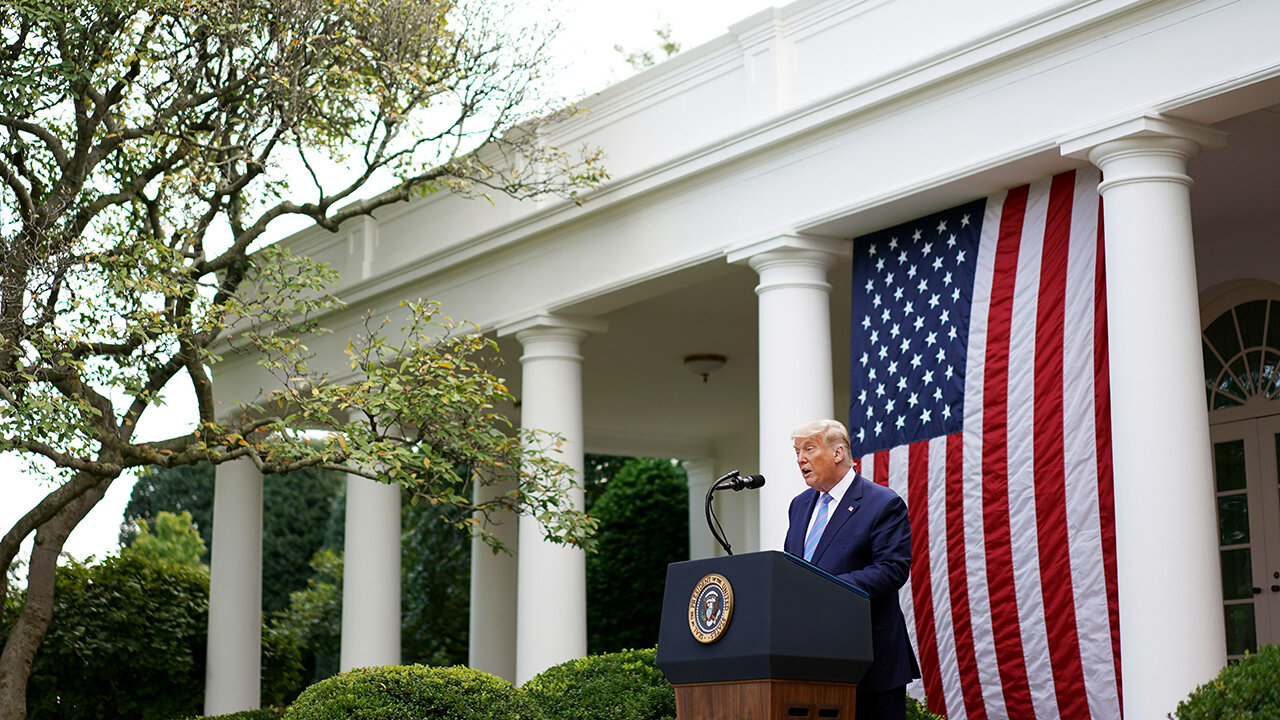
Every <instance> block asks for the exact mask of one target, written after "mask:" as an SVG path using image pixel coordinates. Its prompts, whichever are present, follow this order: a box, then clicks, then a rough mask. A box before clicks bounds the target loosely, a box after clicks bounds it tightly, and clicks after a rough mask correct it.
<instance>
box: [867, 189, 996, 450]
mask: <svg viewBox="0 0 1280 720" xmlns="http://www.w3.org/2000/svg"><path fill="white" fill-rule="evenodd" d="M985 204H986V201H985V200H978V201H975V202H972V203H968V204H966V205H961V206H958V207H954V208H951V209H949V210H944V211H942V212H939V213H936V214H934V215H930V216H928V217H924V218H921V219H919V220H915V221H912V222H910V223H906V224H903V225H898V226H896V227H892V228H889V229H887V230H882V231H880V232H877V233H873V234H871V235H866V236H863V237H860V238H858V239H857V240H856V241H855V243H854V248H853V333H852V335H853V337H852V354H851V356H850V359H851V363H850V364H851V369H850V383H849V388H850V392H849V433H850V436H851V437H850V440H851V441H852V445H853V455H854V456H855V457H857V456H859V455H862V454H866V453H870V452H875V451H877V450H883V449H886V448H891V447H897V446H899V445H905V444H908V443H913V442H916V441H919V440H927V439H929V438H933V437H938V436H941V435H946V434H950V433H954V432H959V431H960V430H961V428H962V426H963V409H964V372H965V355H966V348H967V343H968V338H969V307H970V305H971V304H972V301H973V279H974V270H975V267H976V265H977V261H978V241H979V238H980V235H981V232H982V221H983V212H984V208H985Z"/></svg>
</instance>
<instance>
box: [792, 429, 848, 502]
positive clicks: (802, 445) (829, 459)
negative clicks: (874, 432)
mask: <svg viewBox="0 0 1280 720" xmlns="http://www.w3.org/2000/svg"><path fill="white" fill-rule="evenodd" d="M795 448H796V465H799V466H800V474H801V475H803V476H804V482H805V484H806V485H808V486H809V487H811V488H813V489H814V490H817V491H819V492H827V491H828V490H830V489H831V488H833V487H835V486H836V485H837V484H838V483H839V482H840V479H841V478H843V477H844V474H845V472H846V468H845V467H844V446H843V445H836V446H835V447H834V448H829V447H827V446H826V445H823V444H822V437H821V436H819V435H815V436H813V437H807V438H796V440H795Z"/></svg>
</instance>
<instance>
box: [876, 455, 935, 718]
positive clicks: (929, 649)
mask: <svg viewBox="0 0 1280 720" xmlns="http://www.w3.org/2000/svg"><path fill="white" fill-rule="evenodd" d="M884 455H886V456H887V455H888V453H884ZM879 461H880V453H877V454H876V470H877V471H879V469H880V462H879ZM885 466H886V467H885V469H886V471H887V470H888V459H887V457H886V462H885ZM886 475H887V473H886ZM907 517H908V519H909V521H910V523H911V604H912V605H913V606H914V607H915V617H916V645H917V646H918V649H919V651H920V658H919V660H920V666H921V667H928V668H934V669H935V670H934V672H929V673H924V675H925V678H924V683H925V697H927V698H942V697H943V695H942V676H941V675H940V674H939V673H938V672H937V671H936V668H937V667H938V633H937V628H936V627H935V626H934V620H933V576H932V574H931V568H930V565H931V564H932V563H930V558H929V441H927V440H924V441H921V442H917V443H913V444H911V445H910V446H908V447H907Z"/></svg>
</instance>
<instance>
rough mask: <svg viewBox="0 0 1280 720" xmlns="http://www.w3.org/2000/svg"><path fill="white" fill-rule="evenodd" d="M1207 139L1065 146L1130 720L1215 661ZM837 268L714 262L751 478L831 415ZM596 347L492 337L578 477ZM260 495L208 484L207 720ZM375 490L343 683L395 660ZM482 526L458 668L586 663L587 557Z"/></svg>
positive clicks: (528, 328)
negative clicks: (1081, 236)
mask: <svg viewBox="0 0 1280 720" xmlns="http://www.w3.org/2000/svg"><path fill="white" fill-rule="evenodd" d="M1220 141H1221V139H1220V137H1219V136H1218V135H1217V134H1216V133H1214V132H1213V131H1212V130H1209V129H1207V128H1203V127H1199V126H1193V125H1189V124H1185V123H1174V122H1170V121H1168V120H1165V119H1163V118H1156V117H1144V118H1139V119H1137V120H1133V121H1129V122H1127V123H1119V124H1117V125H1115V126H1113V127H1110V128H1105V129H1102V130H1098V131H1095V132H1091V133H1088V134H1086V135H1081V136H1080V137H1077V138H1073V139H1070V140H1068V141H1065V142H1064V143H1063V145H1062V151H1063V153H1064V154H1068V155H1072V156H1075V157H1080V158H1081V159H1084V158H1087V159H1088V160H1089V161H1090V162H1093V163H1094V164H1096V165H1097V166H1098V167H1099V168H1101V169H1102V171H1103V176H1104V181H1103V182H1102V184H1101V186H1100V189H1101V192H1102V195H1103V206H1104V220H1105V235H1106V262H1107V309H1108V312H1107V316H1108V323H1109V331H1110V358H1109V363H1110V374H1111V393H1112V438H1113V448H1112V452H1113V463H1114V473H1115V508H1116V543H1117V557H1118V573H1119V583H1120V587H1119V591H1120V631H1121V645H1122V647H1123V652H1122V662H1123V668H1122V669H1123V682H1124V699H1125V711H1126V715H1128V716H1129V717H1163V716H1164V714H1165V713H1167V712H1168V711H1170V710H1172V709H1173V707H1174V705H1176V703H1177V701H1178V700H1179V699H1181V698H1182V697H1184V696H1185V695H1186V693H1187V692H1188V691H1189V690H1190V689H1191V688H1193V687H1194V686H1195V685H1196V684H1198V683H1200V682H1203V681H1205V680H1207V679H1208V678H1210V677H1212V676H1213V674H1214V673H1216V671H1217V669H1218V668H1220V667H1222V666H1223V665H1224V664H1225V662H1226V658H1225V647H1224V639H1223V629H1222V623H1221V604H1220V597H1219V591H1218V576H1217V575H1218V559H1217V552H1216V550H1217V543H1216V540H1215V533H1216V524H1215V517H1214V512H1213V507H1214V505H1213V496H1212V488H1211V485H1210V484H1209V483H1208V482H1206V479H1207V478H1209V477H1210V476H1211V467H1210V459H1209V440H1208V437H1209V436H1208V420H1207V415H1206V412H1205V407H1204V395H1203V391H1202V375H1201V374H1200V373H1201V367H1200V363H1201V361H1200V340H1199V324H1198V317H1199V312H1198V308H1199V306H1198V300H1197V297H1198V295H1197V285H1196V279H1195V262H1194V254H1193V245H1192V236H1191V215H1190V200H1189V194H1188V186H1189V184H1190V179H1189V178H1188V177H1187V175H1186V165H1187V160H1188V158H1189V157H1190V156H1191V155H1192V153H1194V152H1195V151H1196V150H1197V149H1198V148H1199V147H1202V146H1206V145H1212V144H1215V143H1217V142H1220ZM848 252H849V248H848V243H847V242H845V241H838V240H832V239H827V238H817V237H811V236H805V235H801V234H784V235H779V236H777V237H772V238H768V239H765V240H761V241H758V242H751V243H747V244H744V245H741V246H738V247H734V248H731V249H730V250H729V251H728V252H727V253H726V260H727V261H729V262H732V263H743V264H746V265H748V266H750V267H751V268H752V269H754V270H755V271H756V272H757V273H758V275H759V284H758V285H757V287H756V294H757V296H758V299H757V302H758V304H759V433H760V434H759V468H760V471H761V472H762V473H763V474H764V475H766V476H776V477H785V476H786V475H787V473H790V472H792V471H793V470H794V458H793V457H792V451H791V449H790V443H789V441H788V440H787V436H788V433H789V431H790V430H791V428H793V427H794V426H796V425H798V424H800V423H802V422H804V421H806V420H810V419H813V418H816V417H831V416H837V417H838V416H839V415H840V414H841V412H842V410H841V409H840V408H837V407H834V404H835V402H836V400H835V398H834V391H833V381H832V379H833V368H832V362H831V358H832V352H831V350H832V340H831V335H832V333H831V321H830V302H831V298H830V289H831V286H830V285H829V284H828V282H827V272H828V270H829V269H830V268H831V267H832V266H833V265H834V264H835V263H836V261H837V260H838V259H840V258H841V257H842V256H844V255H846V254H847V253H848ZM605 330H606V328H605V326H604V324H603V323H601V322H599V321H597V320H593V319H589V318H579V317H566V316H561V315H554V314H543V315H537V316H534V317H531V318H529V319H527V320H523V321H521V322H518V323H513V324H511V325H508V326H505V327H502V328H499V329H498V333H499V335H504V336H511V335H514V336H515V338H516V339H517V340H518V341H519V342H520V343H521V345H522V347H523V349H524V354H523V356H522V357H521V366H522V373H523V388H524V391H523V397H522V398H521V401H522V407H521V424H522V427H524V428H529V429H533V428H537V429H541V430H547V431H551V432H554V433H558V434H559V435H560V436H561V437H562V438H563V439H564V440H565V445H564V454H563V455H562V456H561V459H562V460H564V461H565V462H566V463H567V464H568V465H569V466H570V467H572V468H573V471H574V472H575V473H576V474H577V475H579V476H581V474H582V471H583V443H584V430H583V426H584V419H583V413H582V395H583V387H582V362H583V355H582V346H583V344H584V343H585V342H587V341H588V339H589V338H590V337H591V335H592V334H595V333H599V332H604V331H605ZM841 372H843V370H841ZM714 469H715V468H714V462H713V461H711V460H710V459H699V460H695V461H693V462H691V463H690V464H689V465H688V470H689V476H690V500H691V502H690V528H691V530H694V529H695V528H701V527H702V525H703V523H702V521H701V508H702V502H701V499H702V493H704V492H705V490H706V488H707V487H708V486H709V484H710V482H711V481H712V480H713V479H714ZM261 482H262V480H261V477H260V476H258V475H257V473H256V471H254V470H253V468H252V466H251V465H248V464H247V463H245V462H244V461H240V462H235V463H227V464H225V465H223V466H220V467H219V469H218V480H217V499H216V501H215V520H214V549H213V565H212V569H211V573H212V578H211V581H212V589H211V595H210V623H209V670H208V685H207V688H208V689H207V696H206V706H205V713H206V714H209V715H213V714H220V713H225V712H231V711H234V710H241V709H245V708H249V707H257V705H258V675H259V654H260V651H259V645H260V637H259V635H258V633H259V628H260V622H259V618H260V605H261V557H260V554H261V551H260V549H261V514H262V509H261V495H262V488H261ZM376 485H377V484H376V483H367V481H359V482H353V484H352V490H351V491H350V492H349V494H348V503H349V509H348V516H347V517H348V522H347V563H346V567H347V583H346V585H345V587H344V614H343V625H344V628H343V630H344V631H343V650H342V664H343V667H344V668H345V667H352V666H356V665H367V664H383V663H394V662H398V661H399V635H398V633H399V605H398V601H399V503H398V492H397V491H396V489H395V488H388V487H385V486H382V487H375V486H376ZM500 491H501V487H497V488H492V487H491V488H489V489H484V488H481V489H479V490H477V492H478V493H485V492H500ZM789 495H790V492H789V490H788V489H787V487H786V486H785V485H784V484H783V483H774V484H771V485H766V486H765V487H764V488H763V491H762V492H761V495H760V500H759V547H760V548H761V549H776V548H780V547H781V545H782V539H783V535H784V533H785V530H786V526H785V523H786V508H787V503H788V501H789V500H790V497H789ZM564 502H565V503H566V504H568V505H570V506H572V507H575V508H581V507H582V495H581V491H580V490H577V489H574V490H567V491H566V492H565V496H564ZM490 520H494V521H496V525H495V526H494V527H493V530H494V532H497V533H499V534H500V536H501V537H502V538H503V539H504V541H505V542H507V544H508V545H511V546H513V547H518V552H517V555H516V558H515V559H512V558H511V557H510V556H507V555H501V554H498V555H495V554H493V553H490V552H488V551H486V550H482V549H481V548H480V547H476V548H475V549H476V550H477V551H476V552H473V554H472V585H471V587H472V613H471V662H472V665H473V666H475V667H477V668H479V669H482V670H487V671H489V672H493V673H495V674H497V675H499V676H502V677H505V678H507V679H510V680H513V681H515V682H517V683H521V682H524V681H525V680H528V679H529V678H530V677H532V676H533V675H535V674H537V673H538V672H540V671H541V670H543V669H545V668H547V667H549V666H551V665H554V664H556V663H559V662H562V661H564V660H568V659H571V658H574V657H578V656H581V655H583V654H584V653H585V652H586V596H585V558H584V556H583V554H582V552H581V551H579V550H575V549H572V548H568V547H563V546H559V545H555V544H553V543H549V542H547V541H546V540H545V539H544V538H543V537H542V534H541V531H540V528H539V527H538V526H537V524H536V523H535V522H527V521H524V520H523V519H521V520H520V521H517V520H516V519H515V518H507V519H505V520H503V519H501V518H490ZM690 545H691V554H692V555H694V556H706V555H710V554H712V553H713V552H714V550H715V548H714V546H713V544H712V542H711V540H710V537H709V536H708V535H706V534H705V533H702V532H700V531H699V532H694V533H693V534H692V535H691V542H690ZM390 558H394V561H395V562H394V567H393V566H392V563H391V561H390ZM357 573H359V574H360V575H359V577H357ZM356 590H359V591H358V592H357V591H356ZM348 608H349V610H350V611H349V612H347V611H346V610H347V609H348ZM393 620H394V622H393ZM348 627H350V628H351V629H350V631H348ZM1171 629H1174V630H1172V631H1171ZM349 645H350V647H348V646H349Z"/></svg>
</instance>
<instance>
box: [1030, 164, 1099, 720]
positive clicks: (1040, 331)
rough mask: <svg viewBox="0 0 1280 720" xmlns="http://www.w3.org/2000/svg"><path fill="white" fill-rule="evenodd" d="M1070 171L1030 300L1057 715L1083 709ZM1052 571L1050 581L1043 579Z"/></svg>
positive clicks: (1055, 200)
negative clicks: (1071, 456)
mask: <svg viewBox="0 0 1280 720" xmlns="http://www.w3.org/2000/svg"><path fill="white" fill-rule="evenodd" d="M1074 193H1075V174H1074V173H1064V174H1062V175H1057V176H1055V177H1054V178H1053V181H1052V184H1051V186H1050V190H1049V210H1048V215H1047V217H1046V218H1045V233H1044V244H1043V248H1042V251H1041V255H1040V288H1039V293H1038V296H1037V303H1036V349H1035V382H1034V387H1035V401H1034V411H1035V420H1034V423H1035V424H1034V428H1035V434H1034V437H1035V440H1034V453H1035V470H1034V472H1035V476H1034V477H1035V496H1036V508H1035V512H1036V539H1037V541H1038V542H1037V544H1038V546H1039V547H1038V550H1039V557H1040V577H1041V583H1040V591H1041V594H1042V596H1043V598H1044V614H1045V626H1046V630H1047V631H1048V636H1049V638H1050V642H1049V661H1050V664H1051V665H1052V667H1053V681H1054V690H1055V692H1056V694H1057V699H1058V712H1059V714H1060V715H1061V716H1062V717H1068V718H1072V717H1088V716H1089V702H1088V698H1087V696H1086V695H1085V691H1084V671H1083V668H1082V666H1081V659H1080V637H1079V632H1078V629H1077V627H1076V615H1075V590H1074V588H1073V587H1072V584H1071V554H1070V552H1069V548H1070V540H1069V538H1068V535H1067V494H1066V488H1065V482H1066V464H1065V459H1064V452H1065V451H1064V447H1063V434H1062V433H1063V423H1064V417H1063V406H1062V402H1063V401H1062V387H1063V385H1062V383H1063V351H1064V350H1063V348H1064V343H1065V330H1064V326H1063V323H1064V319H1063V318H1064V314H1065V307H1064V306H1065V303H1066V292H1067V253H1068V247H1069V239H1070V235H1071V206H1072V199H1073V195H1074ZM1047 578H1054V579H1056V580H1057V581H1055V582H1045V579H1047Z"/></svg>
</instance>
